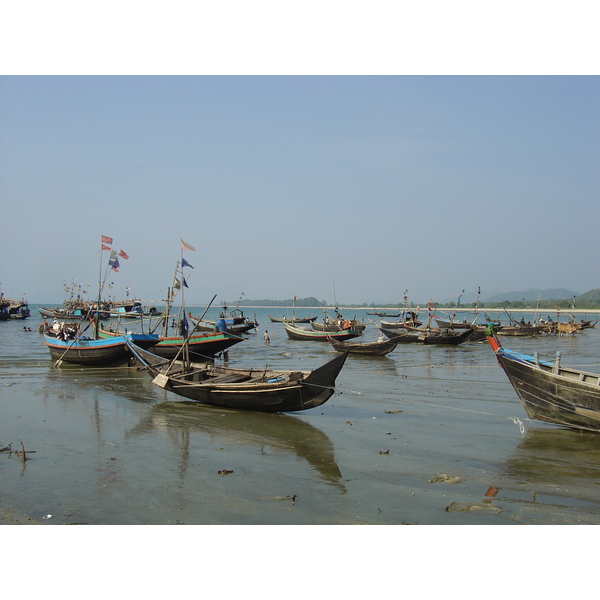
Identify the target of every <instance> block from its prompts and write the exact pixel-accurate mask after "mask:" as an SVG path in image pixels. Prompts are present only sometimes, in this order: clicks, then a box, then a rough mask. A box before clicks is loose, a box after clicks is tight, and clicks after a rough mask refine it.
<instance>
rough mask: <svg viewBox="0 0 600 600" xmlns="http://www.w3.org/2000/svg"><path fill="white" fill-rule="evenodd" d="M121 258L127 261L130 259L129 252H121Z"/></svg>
mask: <svg viewBox="0 0 600 600" xmlns="http://www.w3.org/2000/svg"><path fill="white" fill-rule="evenodd" d="M119 256H120V257H121V258H124V259H125V260H127V259H128V258H129V254H127V252H125V251H124V250H119Z"/></svg>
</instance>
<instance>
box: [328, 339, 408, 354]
mask: <svg viewBox="0 0 600 600" xmlns="http://www.w3.org/2000/svg"><path fill="white" fill-rule="evenodd" d="M329 342H330V343H331V345H332V346H333V348H334V349H335V350H336V351H337V352H350V354H368V355H371V356H385V355H386V354H389V353H390V352H392V350H394V348H396V346H397V345H398V342H397V341H395V340H391V339H384V338H382V339H378V340H377V341H375V342H341V341H339V340H334V339H332V338H330V339H329Z"/></svg>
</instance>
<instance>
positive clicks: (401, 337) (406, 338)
mask: <svg viewBox="0 0 600 600" xmlns="http://www.w3.org/2000/svg"><path fill="white" fill-rule="evenodd" d="M379 329H380V330H381V331H382V332H383V333H384V334H385V335H386V336H387V337H388V338H389V339H391V340H394V341H396V342H398V343H399V344H406V343H421V344H445V345H448V346H457V345H458V344H462V343H463V342H466V341H467V340H468V339H469V338H470V337H471V336H472V335H473V333H474V330H473V329H465V330H464V331H460V332H458V333H456V332H454V331H452V330H449V329H446V330H443V331H434V330H429V331H428V330H421V331H416V330H411V331H408V330H406V331H402V330H398V329H387V328H386V327H379Z"/></svg>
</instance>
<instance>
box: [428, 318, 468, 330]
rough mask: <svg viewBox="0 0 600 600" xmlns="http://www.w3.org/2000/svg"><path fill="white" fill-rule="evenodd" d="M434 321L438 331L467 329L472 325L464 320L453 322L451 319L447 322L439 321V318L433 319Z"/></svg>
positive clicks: (444, 320)
mask: <svg viewBox="0 0 600 600" xmlns="http://www.w3.org/2000/svg"><path fill="white" fill-rule="evenodd" d="M434 320H435V322H436V323H437V326H438V327H439V328H440V329H469V327H471V325H472V323H469V322H468V321H466V320H463V321H455V320H454V319H451V320H450V321H448V320H446V319H440V318H439V317H434Z"/></svg>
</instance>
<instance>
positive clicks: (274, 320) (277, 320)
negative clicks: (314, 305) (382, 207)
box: [267, 315, 317, 323]
mask: <svg viewBox="0 0 600 600" xmlns="http://www.w3.org/2000/svg"><path fill="white" fill-rule="evenodd" d="M267 317H269V320H270V321H271V323H283V322H284V321H286V322H287V323H312V322H313V321H316V320H317V317H301V318H297V319H288V318H287V317H272V316H271V315H267Z"/></svg>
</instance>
